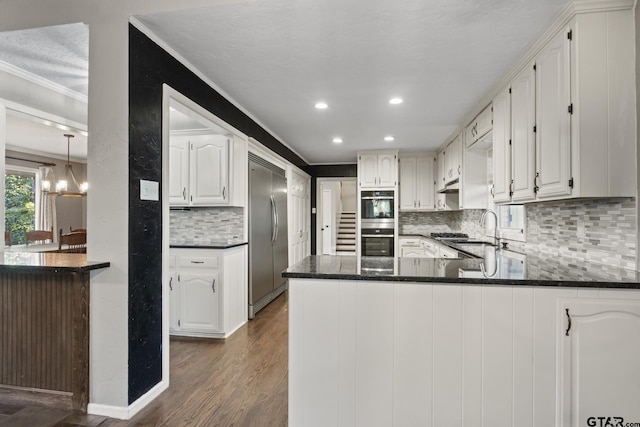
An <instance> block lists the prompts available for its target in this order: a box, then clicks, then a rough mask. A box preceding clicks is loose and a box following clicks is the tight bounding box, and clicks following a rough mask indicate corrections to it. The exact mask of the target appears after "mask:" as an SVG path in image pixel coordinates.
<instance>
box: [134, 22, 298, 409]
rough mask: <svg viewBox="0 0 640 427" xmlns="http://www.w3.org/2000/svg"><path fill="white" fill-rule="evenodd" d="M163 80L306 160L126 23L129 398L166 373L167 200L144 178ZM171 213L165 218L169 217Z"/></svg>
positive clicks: (154, 171) (158, 164)
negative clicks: (145, 188) (148, 191)
mask: <svg viewBox="0 0 640 427" xmlns="http://www.w3.org/2000/svg"><path fill="white" fill-rule="evenodd" d="M164 83H166V84H168V85H169V86H171V87H172V88H174V89H175V90H177V91H178V92H180V93H182V94H183V95H185V96H186V97H188V98H190V99H191V100H193V101H194V102H196V103H197V104H199V105H200V106H202V107H203V108H205V109H207V110H209V111H210V112H211V113H213V114H215V115H216V116H217V117H219V118H221V119H222V120H224V121H226V122H227V123H229V124H230V125H232V126H234V127H235V128H236V129H239V130H240V131H242V132H243V133H245V134H246V135H248V136H250V137H253V138H255V139H256V140H257V141H259V142H260V143H262V144H263V145H265V146H266V147H267V148H269V149H270V150H272V151H273V152H275V153H277V154H279V155H280V156H282V157H283V158H285V159H287V160H288V161H290V162H291V163H292V164H294V165H296V166H298V167H300V168H301V169H306V167H307V164H306V163H305V162H304V160H302V159H301V158H300V157H298V156H297V155H296V154H295V153H294V152H293V151H291V150H290V149H289V148H287V147H286V146H284V145H283V144H281V143H280V142H279V141H278V140H277V139H276V138H274V137H273V136H272V135H271V134H269V132H267V131H266V130H265V129H263V128H262V127H261V126H259V125H258V124H257V123H256V122H255V121H253V120H252V119H251V118H250V117H248V116H247V115H246V114H244V113H243V112H242V111H241V110H239V109H238V108H236V107H235V106H234V105H233V104H232V103H231V102H229V101H228V100H227V99H225V98H224V97H223V96H222V95H220V94H219V93H218V92H216V91H215V90H214V89H212V88H211V87H210V86H209V85H207V84H206V83H205V82H203V81H202V80H201V79H200V78H199V77H197V76H196V75H195V74H194V73H193V72H191V71H190V70H189V69H188V68H186V67H185V66H184V65H182V64H181V63H180V62H178V61H177V60H176V59H175V58H173V57H172V56H171V55H169V54H168V53H167V52H166V51H164V50H163V49H162V48H161V47H160V46H158V45H157V44H156V43H154V42H153V41H152V40H150V39H149V38H148V37H147V36H145V35H144V34H143V33H141V32H140V31H139V30H138V29H136V28H135V27H134V26H132V25H130V26H129V373H128V374H129V403H133V402H134V401H136V400H137V399H138V398H139V397H141V396H142V395H143V394H144V393H146V392H147V391H149V390H150V389H151V388H152V387H153V386H155V385H156V384H158V383H159V382H160V381H161V380H162V220H163V218H162V203H161V201H158V202H153V201H142V200H140V197H139V196H140V180H141V179H145V180H151V181H157V182H160V183H161V181H162V179H161V178H162V85H163V84H164ZM167 220H168V219H167Z"/></svg>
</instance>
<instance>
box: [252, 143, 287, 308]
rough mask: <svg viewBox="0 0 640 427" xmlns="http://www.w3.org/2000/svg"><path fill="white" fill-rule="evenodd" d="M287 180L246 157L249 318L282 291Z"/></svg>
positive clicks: (258, 160) (273, 168) (265, 164)
mask: <svg viewBox="0 0 640 427" xmlns="http://www.w3.org/2000/svg"><path fill="white" fill-rule="evenodd" d="M288 258H289V254H288V238H287V180H286V179H285V172H284V170H283V169H280V168H279V167H277V166H275V165H273V164H271V163H269V162H267V161H266V160H264V159H262V158H260V157H257V156H255V155H254V154H253V153H249V318H250V319H253V317H254V316H255V314H256V313H257V312H258V311H259V310H261V309H262V308H263V307H264V306H266V305H267V304H269V303H270V302H271V301H272V300H273V299H274V298H276V297H277V296H278V295H280V294H281V293H282V292H284V290H285V289H286V286H287V282H286V279H284V278H283V277H282V271H283V270H285V269H286V268H287V267H288V264H289V262H288Z"/></svg>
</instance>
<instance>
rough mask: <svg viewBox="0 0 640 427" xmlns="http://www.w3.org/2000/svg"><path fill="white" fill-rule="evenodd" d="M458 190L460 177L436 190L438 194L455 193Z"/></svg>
mask: <svg viewBox="0 0 640 427" xmlns="http://www.w3.org/2000/svg"><path fill="white" fill-rule="evenodd" d="M458 191H460V179H456V180H455V181H451V182H450V183H448V184H447V185H445V186H444V188H442V189H440V190H438V191H437V192H438V193H440V194H450V193H457V192H458Z"/></svg>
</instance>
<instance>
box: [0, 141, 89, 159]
mask: <svg viewBox="0 0 640 427" xmlns="http://www.w3.org/2000/svg"><path fill="white" fill-rule="evenodd" d="M5 149H6V150H11V151H15V152H18V153H25V154H33V155H34V156H42V157H47V158H49V159H56V160H61V161H63V162H65V163H66V162H67V156H64V155H61V154H53V153H46V152H44V151H39V150H33V149H30V148H24V147H18V146H16V145H9V144H7V145H6V146H5ZM69 161H71V162H72V163H80V164H87V159H80V158H78V157H69Z"/></svg>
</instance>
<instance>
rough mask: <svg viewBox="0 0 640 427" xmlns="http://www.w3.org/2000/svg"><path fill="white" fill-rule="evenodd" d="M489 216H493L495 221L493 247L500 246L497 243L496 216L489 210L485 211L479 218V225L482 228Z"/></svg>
mask: <svg viewBox="0 0 640 427" xmlns="http://www.w3.org/2000/svg"><path fill="white" fill-rule="evenodd" d="M489 214H493V216H494V217H495V219H496V223H495V227H493V244H494V245H495V246H500V244H499V241H498V214H497V213H495V212H494V211H492V210H490V209H487V210H485V211H484V212H483V213H482V216H481V217H480V225H481V226H482V227H484V225H485V223H486V222H487V216H489Z"/></svg>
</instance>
